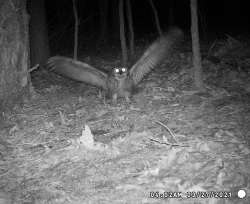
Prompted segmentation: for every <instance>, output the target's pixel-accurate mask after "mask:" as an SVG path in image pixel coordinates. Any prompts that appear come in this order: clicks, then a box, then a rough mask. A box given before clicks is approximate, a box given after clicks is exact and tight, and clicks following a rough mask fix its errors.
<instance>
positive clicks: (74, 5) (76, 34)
mask: <svg viewBox="0 0 250 204" xmlns="http://www.w3.org/2000/svg"><path fill="white" fill-rule="evenodd" d="M76 3H77V0H72V5H73V13H74V18H75V26H74V59H75V60H77V55H78V54H77V50H78V26H79V19H78V14H77V5H76Z"/></svg>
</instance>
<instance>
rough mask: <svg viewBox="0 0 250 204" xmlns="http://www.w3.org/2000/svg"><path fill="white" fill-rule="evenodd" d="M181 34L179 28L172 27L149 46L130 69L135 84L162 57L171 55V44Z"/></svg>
mask: <svg viewBox="0 0 250 204" xmlns="http://www.w3.org/2000/svg"><path fill="white" fill-rule="evenodd" d="M182 36H183V33H182V31H181V30H180V29H178V28H173V29H171V30H170V31H169V32H168V33H167V34H166V35H164V36H162V37H160V38H159V39H158V40H156V41H155V42H154V43H153V44H151V46H149V48H148V49H147V50H146V51H145V52H144V54H143V55H142V56H141V58H140V59H139V60H138V61H137V62H136V63H135V64H134V65H133V66H132V68H131V69H130V76H131V78H132V79H133V82H134V84H135V85H136V84H138V83H139V82H140V81H141V80H142V79H143V77H144V76H145V75H147V74H148V73H149V72H150V71H151V70H152V69H154V68H155V67H156V66H157V65H159V64H160V63H161V62H162V60H163V59H164V58H166V57H169V56H170V55H171V52H172V48H173V45H174V44H175V43H176V42H177V41H179V40H180V39H181V38H182Z"/></svg>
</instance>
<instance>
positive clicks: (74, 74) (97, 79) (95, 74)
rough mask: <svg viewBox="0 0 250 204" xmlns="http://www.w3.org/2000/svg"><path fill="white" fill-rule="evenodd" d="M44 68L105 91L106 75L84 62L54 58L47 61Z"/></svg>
mask: <svg viewBox="0 0 250 204" xmlns="http://www.w3.org/2000/svg"><path fill="white" fill-rule="evenodd" d="M46 66H47V67H48V68H49V69H50V70H52V71H54V72H56V73H58V74H60V75H62V76H65V77H68V78H70V79H73V80H76V81H80V82H84V83H87V84H90V85H93V86H97V87H100V88H102V89H107V85H106V83H107V73H104V72H102V71H100V70H98V69H96V68H95V67H92V66H90V65H89V64H86V63H84V62H80V61H77V60H73V59H71V58H67V57H62V56H54V57H51V58H49V59H48V61H47V64H46Z"/></svg>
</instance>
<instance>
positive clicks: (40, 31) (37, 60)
mask: <svg viewBox="0 0 250 204" xmlns="http://www.w3.org/2000/svg"><path fill="white" fill-rule="evenodd" d="M30 15H31V19H30V57H31V66H34V65H36V64H40V65H43V64H44V63H45V62H46V60H47V59H48V57H49V39H48V31H47V23H46V11H45V0H35V1H34V0H31V1H30Z"/></svg>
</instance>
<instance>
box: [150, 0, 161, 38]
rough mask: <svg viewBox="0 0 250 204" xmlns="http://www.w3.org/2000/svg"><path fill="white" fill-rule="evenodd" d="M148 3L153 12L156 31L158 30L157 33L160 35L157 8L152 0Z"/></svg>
mask: <svg viewBox="0 0 250 204" xmlns="http://www.w3.org/2000/svg"><path fill="white" fill-rule="evenodd" d="M149 3H150V5H151V7H152V10H153V13H154V18H155V25H156V28H157V31H158V33H159V35H162V30H161V26H160V21H159V17H158V13H157V10H156V8H155V5H154V2H153V0H149Z"/></svg>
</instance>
